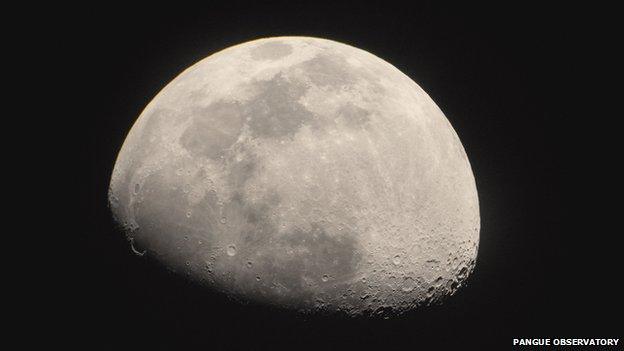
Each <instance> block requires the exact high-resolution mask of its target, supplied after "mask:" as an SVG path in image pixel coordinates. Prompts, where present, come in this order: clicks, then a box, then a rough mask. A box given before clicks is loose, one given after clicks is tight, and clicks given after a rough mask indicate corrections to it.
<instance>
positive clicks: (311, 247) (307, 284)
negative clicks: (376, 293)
mask: <svg viewBox="0 0 624 351" xmlns="http://www.w3.org/2000/svg"><path fill="white" fill-rule="evenodd" d="M269 239H270V240H271V242H272V244H269V245H259V246H258V247H261V248H263V249H262V250H260V251H258V252H256V253H255V258H254V259H253V261H254V263H253V264H254V267H255V266H256V265H257V266H258V271H260V272H264V273H263V275H262V276H261V277H260V282H261V283H260V284H258V285H259V286H260V288H258V286H251V287H250V288H251V289H252V290H256V291H255V292H256V293H257V294H258V295H259V296H262V297H264V298H265V299H266V300H267V301H269V302H273V303H275V302H278V304H285V305H291V306H297V307H302V306H310V305H312V304H313V303H314V300H315V299H316V298H317V297H318V292H319V290H320V291H332V290H334V287H335V286H336V285H341V284H343V283H345V282H347V281H349V280H350V279H352V278H353V277H354V276H355V274H356V271H357V267H358V264H359V262H360V261H361V259H362V257H361V253H360V252H361V250H360V246H359V244H358V242H357V238H356V237H355V234H354V233H342V234H341V235H340V236H334V235H330V234H329V233H328V232H327V231H326V230H325V229H324V228H323V227H322V226H321V225H320V224H318V223H312V225H311V229H309V230H302V229H294V230H293V231H292V232H290V233H285V234H283V235H282V236H279V237H277V236H275V235H273V236H272V237H270V238H269ZM264 284H269V285H270V289H268V290H267V289H265V288H262V285H264Z"/></svg>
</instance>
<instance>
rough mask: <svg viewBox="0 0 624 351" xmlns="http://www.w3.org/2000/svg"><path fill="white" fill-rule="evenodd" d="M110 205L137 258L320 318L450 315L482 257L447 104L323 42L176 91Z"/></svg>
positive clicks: (132, 150)
mask: <svg viewBox="0 0 624 351" xmlns="http://www.w3.org/2000/svg"><path fill="white" fill-rule="evenodd" d="M109 202H110V207H111V209H112V212H113V215H114V218H115V220H116V221H117V222H118V223H119V224H120V225H121V226H122V227H123V229H124V231H125V233H126V235H127V237H128V239H129V241H130V243H131V245H132V246H131V247H132V250H133V251H134V252H135V253H137V254H140V255H147V256H150V257H152V258H153V259H155V260H157V261H159V262H161V263H162V264H163V265H164V266H165V267H168V268H169V269H171V270H173V271H175V272H178V273H180V274H183V275H186V276H188V277H189V278H190V279H192V280H194V281H196V282H198V283H199V284H202V285H205V286H207V287H209V288H212V289H215V290H218V291H221V292H223V293H225V294H227V295H229V296H232V297H235V298H237V299H240V300H243V301H254V302H257V303H261V304H269V305H274V306H279V307H282V308H287V309H291V310H295V311H301V312H305V313H345V314H348V315H376V314H384V315H386V314H391V315H394V314H400V313H403V312H406V311H409V310H412V309H414V308H417V307H419V306H423V305H427V304H430V303H432V302H437V301H441V300H443V299H444V298H445V297H447V296H449V295H452V294H454V293H455V291H456V290H457V289H458V288H459V287H460V286H461V285H462V283H463V282H464V281H465V279H466V278H467V277H468V275H469V274H470V273H471V272H472V270H473V268H474V265H475V260H476V257H477V249H478V243H479V225H480V224H479V221H480V219H479V205H478V198H477V191H476V186H475V180H474V176H473V174H472V170H471V167H470V163H469V162H468V158H467V157H466V153H465V151H464V148H463V146H462V144H461V142H460V140H459V138H458V136H457V134H456V133H455V131H454V130H453V128H452V127H451V125H450V123H449V122H448V120H447V119H446V117H445V116H444V114H443V113H442V112H441V111H440V109H439V108H438V107H437V106H436V104H435V103H434V102H433V101H432V100H431V98H430V97H429V96H428V95H427V94H426V93H425V92H424V91H423V90H422V89H421V88H420V87H419V86H418V85H417V84H416V83H415V82H414V81H412V80H411V79H410V78H409V77H407V76H406V75H405V74H403V73H401V72H400V71H399V70H398V69H397V68H395V67H394V66H392V65H391V64H389V63H387V62H385V61H384V60H382V59H380V58H379V57H376V56H374V55H372V54H370V53H368V52H366V51H363V50H360V49H357V48H354V47H352V46H349V45H345V44H341V43H338V42H335V41H330V40H325V39H318V38H309V37H277V38H268V39H260V40H255V41H251V42H247V43H243V44H240V45H236V46H233V47H230V48H228V49H225V50H223V51H220V52H218V53H216V54H214V55H211V56H209V57H207V58H205V59H204V60H202V61H200V62H198V63H197V64H195V65H193V66H191V67H190V68H188V69H187V70H186V71H184V72H183V73H182V74H180V75H179V76H178V77H177V78H175V79H174V80H173V81H172V82H170V83H169V84H168V85H167V86H166V87H165V88H164V89H163V90H162V91H161V92H160V93H159V94H158V95H157V96H156V97H155V98H154V99H153V100H152V101H151V102H150V103H149V104H148V105H147V107H146V108H145V110H144V111H143V112H142V114H141V115H140V116H139V118H138V120H137V121H136V123H135V124H134V126H133V127H132V129H131V130H130V133H129V134H128V136H127V138H126V140H125V142H124V144H123V147H122V148H121V151H120V152H119V155H118V158H117V161H116V164H115V168H114V171H113V174H112V179H111V183H110V190H109Z"/></svg>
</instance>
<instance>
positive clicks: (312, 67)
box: [295, 54, 357, 87]
mask: <svg viewBox="0 0 624 351" xmlns="http://www.w3.org/2000/svg"><path fill="white" fill-rule="evenodd" d="M295 68H297V69H301V70H303V71H304V72H307V74H308V76H309V78H310V80H311V81H312V83H313V84H315V85H318V86H322V87H327V86H329V87H340V86H344V85H348V84H354V83H355V82H356V81H357V77H355V76H354V75H353V68H352V67H350V65H349V63H347V62H346V61H345V59H344V58H342V57H340V56H335V55H334V56H329V55H323V54H320V55H317V56H316V57H314V58H312V59H310V60H308V61H304V62H302V63H300V64H298V65H296V66H295Z"/></svg>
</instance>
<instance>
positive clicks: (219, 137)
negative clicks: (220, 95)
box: [180, 101, 243, 159]
mask: <svg viewBox="0 0 624 351" xmlns="http://www.w3.org/2000/svg"><path fill="white" fill-rule="evenodd" d="M193 116H194V117H193V120H192V123H191V125H190V126H189V127H188V128H187V129H186V130H185V131H184V133H182V136H181V137H180V144H181V145H182V146H183V147H184V148H185V149H187V150H188V151H189V152H190V153H191V154H193V155H194V156H203V157H207V158H211V159H216V158H219V157H221V156H223V154H224V150H226V149H227V148H229V147H230V146H232V144H234V143H235V142H236V140H237V139H238V135H239V134H240V130H241V128H242V127H243V120H242V108H241V107H240V105H239V104H238V103H236V102H225V101H217V102H214V103H212V104H210V105H208V106H207V107H205V108H202V109H200V110H198V111H197V112H196V113H194V114H193Z"/></svg>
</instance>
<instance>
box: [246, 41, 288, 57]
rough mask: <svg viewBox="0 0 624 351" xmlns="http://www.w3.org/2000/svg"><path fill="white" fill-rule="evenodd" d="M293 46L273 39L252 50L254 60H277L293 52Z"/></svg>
mask: <svg viewBox="0 0 624 351" xmlns="http://www.w3.org/2000/svg"><path fill="white" fill-rule="evenodd" d="M292 50H293V49H292V46H290V45H288V44H285V43H282V42H280V41H272V42H268V43H264V44H262V45H259V46H258V47H256V48H254V49H253V50H251V58H253V59H254V60H277V59H279V58H282V57H285V56H288V55H290V54H291V53H292Z"/></svg>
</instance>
